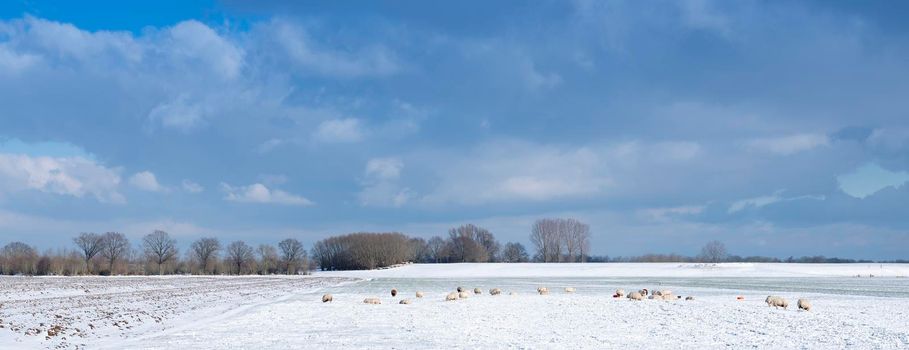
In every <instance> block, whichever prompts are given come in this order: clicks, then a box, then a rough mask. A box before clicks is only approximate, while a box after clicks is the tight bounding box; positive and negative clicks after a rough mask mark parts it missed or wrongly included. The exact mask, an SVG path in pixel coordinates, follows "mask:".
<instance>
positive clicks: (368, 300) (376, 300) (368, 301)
mask: <svg viewBox="0 0 909 350" xmlns="http://www.w3.org/2000/svg"><path fill="white" fill-rule="evenodd" d="M363 303H364V304H373V305H377V304H381V303H382V301H381V300H379V298H366V299H363Z"/></svg>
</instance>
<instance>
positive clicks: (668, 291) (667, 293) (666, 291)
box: [653, 289, 672, 296]
mask: <svg viewBox="0 0 909 350" xmlns="http://www.w3.org/2000/svg"><path fill="white" fill-rule="evenodd" d="M653 295H658V296H664V295H672V291H671V290H668V289H663V290H658V291H655V292H653Z"/></svg>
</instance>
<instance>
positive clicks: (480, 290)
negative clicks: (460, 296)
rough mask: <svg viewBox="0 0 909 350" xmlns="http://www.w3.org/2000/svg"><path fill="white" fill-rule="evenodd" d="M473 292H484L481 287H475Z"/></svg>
mask: <svg viewBox="0 0 909 350" xmlns="http://www.w3.org/2000/svg"><path fill="white" fill-rule="evenodd" d="M473 294H483V290H482V289H480V288H474V289H473Z"/></svg>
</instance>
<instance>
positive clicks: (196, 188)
mask: <svg viewBox="0 0 909 350" xmlns="http://www.w3.org/2000/svg"><path fill="white" fill-rule="evenodd" d="M182 185H183V190H184V191H186V192H189V193H200V192H202V191H204V190H205V188H204V187H202V185H200V184H197V183H195V182H193V181H190V180H187V179H184V180H183V183H182Z"/></svg>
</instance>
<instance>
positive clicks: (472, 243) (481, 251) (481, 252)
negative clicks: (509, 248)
mask: <svg viewBox="0 0 909 350" xmlns="http://www.w3.org/2000/svg"><path fill="white" fill-rule="evenodd" d="M448 240H449V241H448V244H449V249H450V251H449V260H450V262H487V261H489V260H490V251H489V250H488V249H493V250H495V251H493V252H492V253H493V254H494V253H496V252H497V251H498V242H496V240H495V237H493V235H492V233H490V232H489V230H487V229H485V228H482V227H479V226H476V225H474V224H467V225H461V226H458V227H455V228H452V229H450V230H448Z"/></svg>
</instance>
